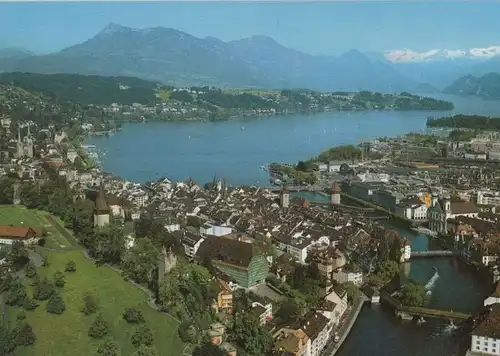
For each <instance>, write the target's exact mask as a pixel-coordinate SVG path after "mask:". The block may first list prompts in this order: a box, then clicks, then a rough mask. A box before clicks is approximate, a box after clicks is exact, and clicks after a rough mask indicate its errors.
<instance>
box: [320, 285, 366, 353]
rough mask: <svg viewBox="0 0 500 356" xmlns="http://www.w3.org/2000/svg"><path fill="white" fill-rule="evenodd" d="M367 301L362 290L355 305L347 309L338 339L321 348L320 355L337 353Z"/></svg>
mask: <svg viewBox="0 0 500 356" xmlns="http://www.w3.org/2000/svg"><path fill="white" fill-rule="evenodd" d="M368 301H369V299H368V297H367V296H366V295H365V294H364V293H363V292H361V293H360V297H359V301H358V303H357V304H356V307H355V308H352V309H351V310H350V311H349V314H348V315H347V318H346V320H345V322H344V324H343V325H342V326H341V328H340V330H339V341H338V342H333V343H331V344H330V345H329V346H328V347H327V348H326V349H325V350H323V352H322V353H321V355H322V356H334V355H335V354H336V353H337V351H338V350H339V349H340V347H341V346H342V344H343V343H344V341H345V339H346V338H347V336H348V335H349V333H350V332H351V329H352V327H353V326H354V323H355V322H356V319H357V318H358V315H359V313H360V312H361V309H362V308H363V305H364V304H365V303H366V302H368Z"/></svg>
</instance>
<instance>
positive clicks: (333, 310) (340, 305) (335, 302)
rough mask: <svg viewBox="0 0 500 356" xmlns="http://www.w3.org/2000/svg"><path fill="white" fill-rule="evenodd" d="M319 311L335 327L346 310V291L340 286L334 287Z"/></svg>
mask: <svg viewBox="0 0 500 356" xmlns="http://www.w3.org/2000/svg"><path fill="white" fill-rule="evenodd" d="M320 310H321V313H322V314H323V315H324V316H325V317H326V318H328V319H329V320H331V321H332V323H333V324H335V325H337V324H338V323H339V321H340V318H342V316H343V315H344V313H345V311H346V310H347V291H346V290H345V289H344V288H342V286H340V285H336V286H335V287H334V288H333V290H332V291H331V292H330V293H329V294H328V295H327V296H326V297H325V299H324V302H323V304H322V306H321V308H320Z"/></svg>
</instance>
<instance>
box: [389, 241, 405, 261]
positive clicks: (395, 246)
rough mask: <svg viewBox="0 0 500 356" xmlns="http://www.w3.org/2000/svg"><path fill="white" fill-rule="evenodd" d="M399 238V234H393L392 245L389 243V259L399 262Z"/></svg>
mask: <svg viewBox="0 0 500 356" xmlns="http://www.w3.org/2000/svg"><path fill="white" fill-rule="evenodd" d="M401 247H402V246H401V240H400V238H399V236H397V237H396V236H395V237H394V239H393V240H392V245H391V251H390V255H389V256H390V259H391V260H392V261H395V262H398V263H399V262H400V261H401V254H402V252H401Z"/></svg>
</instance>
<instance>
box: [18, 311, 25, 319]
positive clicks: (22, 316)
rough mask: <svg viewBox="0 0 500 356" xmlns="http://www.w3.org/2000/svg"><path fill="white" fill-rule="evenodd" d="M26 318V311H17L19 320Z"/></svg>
mask: <svg viewBox="0 0 500 356" xmlns="http://www.w3.org/2000/svg"><path fill="white" fill-rule="evenodd" d="M24 319H26V313H25V312H24V311H20V312H19V313H17V317H16V320H17V321H21V320H24Z"/></svg>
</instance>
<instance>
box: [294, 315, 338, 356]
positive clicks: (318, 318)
mask: <svg viewBox="0 0 500 356" xmlns="http://www.w3.org/2000/svg"><path fill="white" fill-rule="evenodd" d="M332 327H333V323H332V322H330V320H328V318H326V317H325V316H324V315H323V314H321V313H313V314H310V315H309V316H308V317H306V318H305V321H304V323H303V324H302V326H301V328H300V330H302V331H303V332H304V333H305V334H306V335H307V336H308V337H309V339H310V340H311V349H310V350H311V351H310V353H309V354H308V355H310V356H319V355H320V354H321V351H322V350H323V348H324V347H325V346H326V344H327V342H328V340H329V339H330V336H331V332H332Z"/></svg>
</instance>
